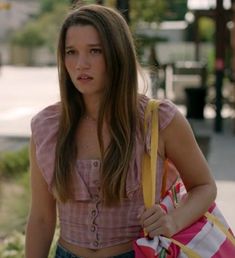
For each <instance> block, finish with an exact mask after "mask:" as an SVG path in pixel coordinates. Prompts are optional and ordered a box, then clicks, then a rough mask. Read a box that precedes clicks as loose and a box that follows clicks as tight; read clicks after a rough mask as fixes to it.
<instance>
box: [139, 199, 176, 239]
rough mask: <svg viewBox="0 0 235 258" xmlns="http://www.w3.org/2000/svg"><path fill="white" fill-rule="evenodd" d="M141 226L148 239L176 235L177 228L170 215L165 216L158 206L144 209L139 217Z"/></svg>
mask: <svg viewBox="0 0 235 258" xmlns="http://www.w3.org/2000/svg"><path fill="white" fill-rule="evenodd" d="M140 221H141V225H142V226H143V228H144V230H145V232H146V233H147V234H148V236H149V237H151V238H153V237H155V236H159V235H163V236H165V237H171V236H172V235H174V234H175V233H177V226H176V223H175V222H174V220H173V217H172V216H171V215H170V214H167V213H166V212H165V210H163V209H162V208H161V206H160V205H158V204H156V205H154V206H153V207H151V208H149V209H146V210H145V211H144V212H143V213H142V215H141V216H140Z"/></svg>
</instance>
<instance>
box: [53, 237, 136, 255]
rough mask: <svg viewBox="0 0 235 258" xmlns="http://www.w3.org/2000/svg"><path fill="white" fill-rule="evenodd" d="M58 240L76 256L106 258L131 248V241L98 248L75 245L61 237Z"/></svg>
mask: <svg viewBox="0 0 235 258" xmlns="http://www.w3.org/2000/svg"><path fill="white" fill-rule="evenodd" d="M58 242H59V244H60V245H61V246H62V247H64V248H65V249H66V250H68V251H69V252H71V253H73V254H75V255H76V256H81V257H85V258H107V257H112V256H116V255H120V254H123V253H126V252H129V251H131V250H132V249H133V247H132V245H133V243H132V241H129V242H127V243H124V244H120V245H115V246H111V247H106V248H102V249H98V250H95V249H89V248H84V247H79V246H75V245H72V244H70V243H68V242H66V241H65V240H64V239H62V238H60V239H59V241H58Z"/></svg>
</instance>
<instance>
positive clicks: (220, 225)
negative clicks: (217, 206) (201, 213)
mask: <svg viewBox="0 0 235 258" xmlns="http://www.w3.org/2000/svg"><path fill="white" fill-rule="evenodd" d="M205 216H206V217H207V219H208V220H209V221H210V222H212V223H213V224H214V225H215V226H216V227H217V228H219V229H220V230H221V231H222V232H223V233H224V234H225V235H226V237H227V238H228V239H229V240H230V241H231V243H232V244H233V245H234V246H235V237H234V236H233V235H232V234H231V233H230V232H229V231H228V229H227V228H226V227H225V226H224V225H223V223H221V221H220V220H219V219H218V218H217V217H216V216H214V215H213V214H211V213H209V212H206V213H205Z"/></svg>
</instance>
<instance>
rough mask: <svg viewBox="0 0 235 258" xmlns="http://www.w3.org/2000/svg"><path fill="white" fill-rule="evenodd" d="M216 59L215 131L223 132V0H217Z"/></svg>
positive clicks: (224, 26) (224, 25)
mask: <svg viewBox="0 0 235 258" xmlns="http://www.w3.org/2000/svg"><path fill="white" fill-rule="evenodd" d="M215 20H216V34H215V46H216V60H215V90H216V99H215V105H216V117H215V131H216V132H222V127H223V126H222V122H223V121H222V116H221V111H222V105H223V103H222V88H223V79H224V60H225V42H224V39H225V36H226V20H225V10H224V7H223V0H216V14H215Z"/></svg>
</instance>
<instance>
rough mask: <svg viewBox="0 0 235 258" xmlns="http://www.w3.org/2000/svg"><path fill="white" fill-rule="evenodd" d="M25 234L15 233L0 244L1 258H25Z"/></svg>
mask: <svg viewBox="0 0 235 258" xmlns="http://www.w3.org/2000/svg"><path fill="white" fill-rule="evenodd" d="M24 239H25V237H24V235H23V234H21V233H19V232H16V231H14V232H13V233H12V234H11V235H10V236H9V237H7V238H5V239H4V241H3V242H2V244H0V257H2V258H24V241H25V240H24Z"/></svg>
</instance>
